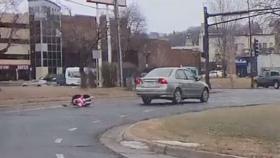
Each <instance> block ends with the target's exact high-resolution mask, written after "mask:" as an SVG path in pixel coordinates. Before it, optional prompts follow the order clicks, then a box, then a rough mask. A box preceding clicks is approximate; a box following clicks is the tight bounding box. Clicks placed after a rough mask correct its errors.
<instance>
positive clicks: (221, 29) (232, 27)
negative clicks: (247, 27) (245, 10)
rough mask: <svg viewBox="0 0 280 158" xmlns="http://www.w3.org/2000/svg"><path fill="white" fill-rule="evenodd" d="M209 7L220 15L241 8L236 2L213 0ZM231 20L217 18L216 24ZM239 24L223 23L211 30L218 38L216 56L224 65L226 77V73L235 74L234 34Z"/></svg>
mask: <svg viewBox="0 0 280 158" xmlns="http://www.w3.org/2000/svg"><path fill="white" fill-rule="evenodd" d="M209 5H210V10H211V12H218V13H224V12H229V11H234V10H236V8H237V7H238V6H239V5H238V2H237V1H236V0H211V1H210V2H209ZM230 18H232V17H224V16H220V17H215V18H214V22H215V23H217V22H224V21H227V20H229V19H230ZM237 24H238V23H237V22H231V23H223V24H220V25H217V26H215V28H212V29H211V31H212V32H211V34H212V35H215V36H216V37H217V38H216V39H217V40H216V46H217V48H218V52H216V54H215V55H216V59H217V61H216V63H218V64H221V65H222V70H223V72H224V74H223V76H224V77H225V76H226V72H229V73H230V74H235V69H234V67H235V63H234V62H233V63H232V60H233V58H235V55H234V51H233V49H232V47H233V45H234V34H235V32H236V26H237Z"/></svg>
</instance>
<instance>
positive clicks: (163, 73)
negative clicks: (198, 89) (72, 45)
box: [58, 55, 172, 77]
mask: <svg viewBox="0 0 280 158" xmlns="http://www.w3.org/2000/svg"><path fill="white" fill-rule="evenodd" d="M58 59H60V55H59V57H58ZM171 73H172V69H167V68H160V69H154V70H152V71H151V72H150V73H148V74H147V75H146V77H169V76H170V75H171Z"/></svg>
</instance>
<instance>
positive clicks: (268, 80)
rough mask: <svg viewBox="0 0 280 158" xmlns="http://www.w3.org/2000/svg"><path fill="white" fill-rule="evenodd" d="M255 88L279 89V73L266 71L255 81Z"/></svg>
mask: <svg viewBox="0 0 280 158" xmlns="http://www.w3.org/2000/svg"><path fill="white" fill-rule="evenodd" d="M255 86H256V87H265V88H268V87H271V86H273V87H274V88H275V89H279V87H280V72H279V71H276V70H266V71H264V72H263V73H262V74H261V75H260V76H258V77H257V78H256V80H255Z"/></svg>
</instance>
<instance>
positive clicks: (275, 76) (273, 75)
mask: <svg viewBox="0 0 280 158" xmlns="http://www.w3.org/2000/svg"><path fill="white" fill-rule="evenodd" d="M279 75H280V74H279V72H278V71H271V72H270V77H269V84H270V86H273V84H274V81H275V80H277V79H278V78H279Z"/></svg>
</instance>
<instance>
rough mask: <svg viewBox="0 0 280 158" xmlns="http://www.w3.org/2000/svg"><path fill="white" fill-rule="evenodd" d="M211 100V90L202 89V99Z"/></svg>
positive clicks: (204, 101)
mask: <svg viewBox="0 0 280 158" xmlns="http://www.w3.org/2000/svg"><path fill="white" fill-rule="evenodd" d="M208 100H209V91H208V89H207V88H205V89H204V90H203V91H202V94H201V97H200V101H201V102H202V103H207V102H208Z"/></svg>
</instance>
